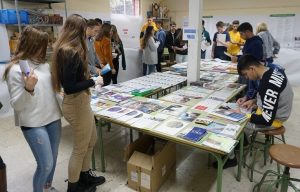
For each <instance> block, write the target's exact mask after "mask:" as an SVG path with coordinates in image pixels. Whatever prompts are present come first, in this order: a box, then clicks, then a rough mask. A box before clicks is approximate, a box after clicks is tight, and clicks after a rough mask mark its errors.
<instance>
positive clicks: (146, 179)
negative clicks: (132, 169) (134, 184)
mask: <svg viewBox="0 0 300 192" xmlns="http://www.w3.org/2000/svg"><path fill="white" fill-rule="evenodd" d="M141 186H142V187H144V188H146V189H150V175H148V174H146V173H143V172H142V173H141Z"/></svg>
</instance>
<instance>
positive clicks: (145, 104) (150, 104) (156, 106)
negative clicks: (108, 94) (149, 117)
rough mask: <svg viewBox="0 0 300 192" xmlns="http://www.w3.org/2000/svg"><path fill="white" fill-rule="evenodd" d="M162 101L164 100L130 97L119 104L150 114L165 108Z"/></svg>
mask: <svg viewBox="0 0 300 192" xmlns="http://www.w3.org/2000/svg"><path fill="white" fill-rule="evenodd" d="M164 103H165V102H163V101H159V100H156V99H146V100H135V99H130V100H127V101H125V102H121V103H120V105H121V106H123V107H128V108H131V109H136V110H139V111H141V112H143V113H147V114H150V113H154V112H157V111H159V110H161V109H163V108H165V107H166V106H165V105H164Z"/></svg>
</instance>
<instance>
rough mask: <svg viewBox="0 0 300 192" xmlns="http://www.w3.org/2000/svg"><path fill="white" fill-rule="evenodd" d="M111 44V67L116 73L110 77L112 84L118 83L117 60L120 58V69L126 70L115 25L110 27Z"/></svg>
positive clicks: (122, 49)
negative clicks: (112, 66)
mask: <svg viewBox="0 0 300 192" xmlns="http://www.w3.org/2000/svg"><path fill="white" fill-rule="evenodd" d="M111 43H112V53H113V65H114V67H115V69H116V73H115V74H113V75H112V83H113V84H117V83H118V80H117V79H118V72H119V65H120V64H119V58H120V56H121V57H122V68H123V70H126V60H125V52H124V47H123V43H122V40H121V39H120V36H119V34H118V30H117V27H116V26H115V25H111Z"/></svg>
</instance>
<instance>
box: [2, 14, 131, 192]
mask: <svg viewBox="0 0 300 192" xmlns="http://www.w3.org/2000/svg"><path fill="white" fill-rule="evenodd" d="M96 36H97V37H96ZM94 37H96V42H95V43H94V42H93V38H94ZM113 43H114V44H115V45H111V44H113ZM47 46H48V34H47V33H46V32H43V31H41V30H40V29H37V28H35V27H32V26H26V27H25V28H24V29H23V31H22V33H21V35H20V39H19V42H18V46H17V50H16V53H15V55H14V56H13V58H12V59H11V62H10V63H9V64H8V66H7V67H6V69H5V72H4V76H3V78H4V80H6V82H7V85H8V90H9V94H10V102H11V105H12V107H13V109H14V114H15V123H16V126H20V128H21V130H22V133H23V135H24V137H25V139H26V141H27V143H28V145H29V147H30V149H31V151H32V153H33V155H34V157H35V160H36V162H37V168H36V170H35V173H34V176H33V191H34V192H43V191H44V192H56V191H57V190H56V189H55V188H54V187H53V186H52V181H53V176H54V172H55V167H56V161H57V156H58V147H59V143H60V136H61V117H62V115H63V116H64V118H65V119H66V120H67V121H68V122H69V124H70V125H71V129H72V136H73V151H72V154H71V157H70V160H69V166H68V189H67V191H68V192H94V191H96V186H98V185H101V184H102V183H104V182H105V178H104V177H103V176H97V175H96V174H95V173H94V172H92V170H91V169H90V162H91V156H92V151H93V148H94V145H95V143H96V141H97V134H96V126H95V119H94V114H93V112H92V110H91V107H90V91H89V88H91V87H94V86H97V85H100V86H102V85H103V84H105V83H110V81H111V80H113V82H114V83H116V74H117V70H118V67H117V65H116V64H117V63H118V61H117V59H116V58H118V56H120V55H122V57H123V55H124V53H123V52H124V51H122V49H123V48H122V42H121V40H120V38H119V37H118V35H116V28H115V27H114V26H112V25H110V24H107V23H104V24H103V25H102V26H101V24H100V23H99V22H97V21H96V20H86V19H85V18H83V17H82V16H80V15H77V14H73V15H70V16H69V17H68V18H67V19H66V21H65V23H64V26H63V28H62V30H61V32H60V34H59V37H58V39H57V41H56V43H55V45H54V53H53V58H52V64H51V65H49V64H48V63H47V62H46V51H47ZM114 49H115V51H116V53H115V54H116V55H115V56H113V55H112V53H113V51H112V50H114ZM96 53H98V54H99V56H100V59H98V55H96ZM21 60H26V61H27V62H28V65H29V67H30V73H29V74H25V73H22V70H21V68H20V66H19V64H20V62H21ZM99 61H100V62H99ZM122 61H123V62H124V61H125V60H122ZM105 65H110V66H111V72H110V73H111V74H105V75H102V76H103V77H102V76H101V75H100V74H101V70H102V68H103V67H105ZM122 67H123V69H125V67H126V66H125V65H124V63H123V65H122ZM113 75H115V77H113ZM93 76H94V77H93ZM95 76H96V77H95ZM114 78H115V79H114ZM62 90H63V94H62V93H61V92H62ZM62 95H63V101H62V110H61V108H60V105H59V100H58V99H57V98H58V97H61V96H62Z"/></svg>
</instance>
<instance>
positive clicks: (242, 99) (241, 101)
mask: <svg viewBox="0 0 300 192" xmlns="http://www.w3.org/2000/svg"><path fill="white" fill-rule="evenodd" d="M246 101H247V97H246V96H244V97H242V98H239V99H238V100H237V101H236V103H237V104H238V105H240V106H241V105H242V104H243V103H245V102H246Z"/></svg>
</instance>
